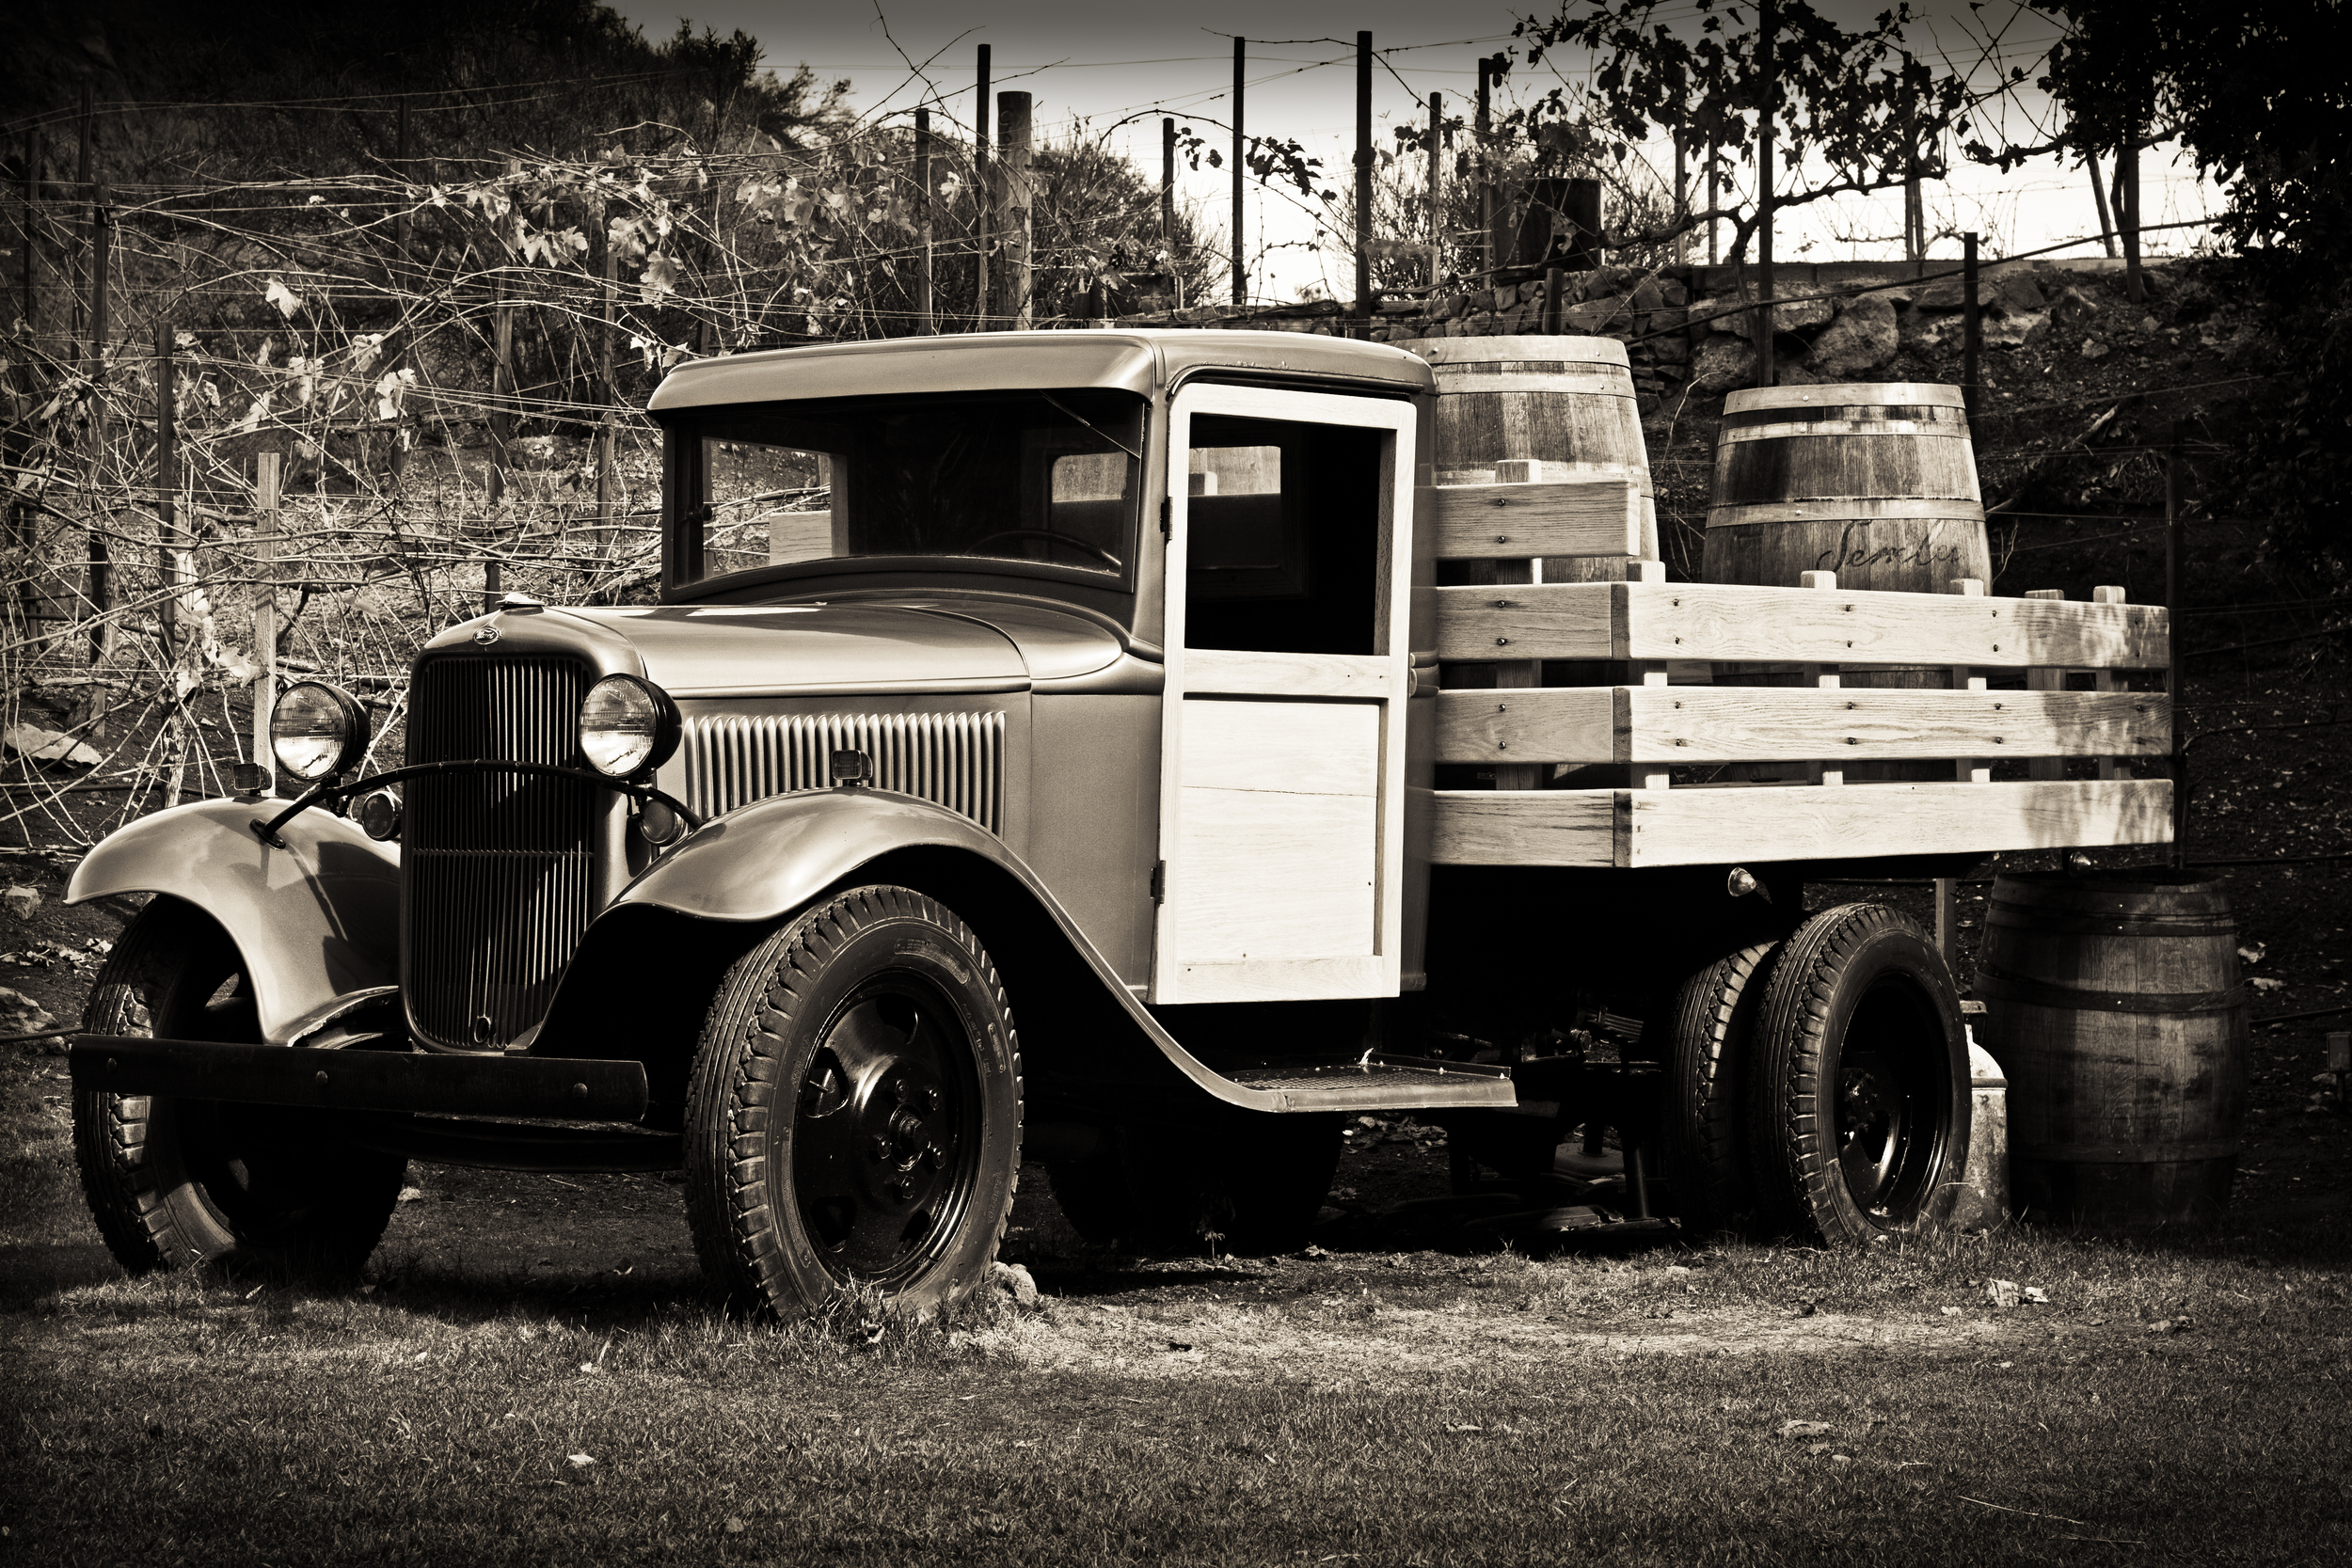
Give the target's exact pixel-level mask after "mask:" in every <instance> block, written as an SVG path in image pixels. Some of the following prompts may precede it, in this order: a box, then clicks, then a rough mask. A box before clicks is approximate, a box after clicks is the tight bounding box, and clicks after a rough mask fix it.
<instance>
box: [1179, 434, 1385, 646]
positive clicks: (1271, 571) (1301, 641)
mask: <svg viewBox="0 0 2352 1568" xmlns="http://www.w3.org/2000/svg"><path fill="white" fill-rule="evenodd" d="M1388 439H1389V436H1387V434H1386V433H1385V432H1382V431H1376V430H1357V429H1349V428H1347V427H1344V426H1339V425H1322V424H1309V423H1303V422H1301V423H1292V422H1289V421H1286V420H1244V419H1235V418H1232V417H1228V416H1224V415H1206V414H1204V415H1199V416H1196V417H1195V418H1194V420H1193V421H1192V439H1191V450H1190V451H1188V452H1187V453H1186V454H1185V463H1184V467H1185V487H1186V489H1187V491H1188V492H1189V494H1188V499H1186V501H1185V517H1186V519H1187V522H1186V529H1187V542H1186V549H1185V560H1186V570H1185V579H1184V596H1185V602H1186V608H1185V611H1184V645H1185V646H1187V647H1192V648H1230V649H1248V650H1256V651H1259V652H1264V653H1320V654H1368V653H1370V652H1372V650H1373V645H1374V637H1375V626H1376V624H1377V621H1378V615H1379V607H1378V606H1377V605H1376V604H1375V603H1374V595H1375V583H1376V581H1377V578H1378V573H1379V551H1380V504H1381V497H1380V474H1381V470H1382V464H1381V461H1380V458H1381V452H1382V450H1383V443H1384V442H1385V441H1387V440H1388Z"/></svg>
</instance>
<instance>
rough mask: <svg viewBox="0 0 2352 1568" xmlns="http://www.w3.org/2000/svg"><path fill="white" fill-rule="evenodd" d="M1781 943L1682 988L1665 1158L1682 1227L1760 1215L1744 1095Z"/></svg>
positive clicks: (1753, 950)
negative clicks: (1769, 977) (1758, 1016)
mask: <svg viewBox="0 0 2352 1568" xmlns="http://www.w3.org/2000/svg"><path fill="white" fill-rule="evenodd" d="M1779 946H1780V944H1779V943H1778V942H1758V943H1756V944H1755V945H1753V946H1749V947H1742V948H1740V949H1739V950H1737V951H1736V952H1732V953H1728V954H1725V955H1724V957H1723V958H1718V959H1716V960H1715V961H1714V962H1713V963H1711V964H1708V966H1707V967H1706V968H1705V969H1702V970H1700V971H1699V972H1698V973H1697V974H1692V975H1691V976H1690V977H1689V978H1688V979H1686V980H1684V981H1683V983H1682V985H1681V986H1680V987H1679V988H1678V989H1677V990H1676V992H1675V998H1674V1004H1673V1006H1672V1008H1671V1009H1670V1011H1669V1014H1668V1022H1669V1024H1670V1026H1671V1027H1672V1029H1673V1034H1672V1036H1671V1037H1669V1040H1668V1042H1667V1053H1668V1059H1667V1064H1666V1069H1667V1084H1668V1092H1669V1093H1670V1094H1671V1095H1672V1097H1673V1099H1672V1101H1671V1103H1670V1104H1669V1106H1668V1108H1667V1109H1668V1115H1667V1123H1666V1153H1667V1161H1668V1167H1667V1168H1668V1171H1669V1173H1670V1174H1671V1176H1672V1177H1673V1180H1674V1194H1675V1203H1676V1207H1677V1210H1678V1212H1680V1214H1681V1217H1682V1224H1683V1227H1684V1228H1685V1229H1686V1230H1691V1231H1694V1232H1700V1233H1705V1232H1710V1231H1716V1230H1724V1229H1730V1228H1733V1227H1736V1226H1737V1225H1738V1224H1739V1222H1740V1218H1741V1217H1742V1216H1744V1215H1748V1214H1751V1213H1753V1212H1755V1210H1756V1190H1755V1173H1754V1170H1753V1165H1752V1162H1751V1161H1750V1159H1749V1157H1748V1129H1747V1105H1746V1098H1745V1091H1746V1086H1747V1077H1748V1058H1749V1055H1750V1053H1752V1051H1753V1049H1754V1036H1755V1030H1756V1014H1757V1012H1758V1011H1759V1010H1760V1009H1761V1007H1762V1006H1763V1001H1764V979H1765V974H1766V972H1767V970H1768V969H1769V968H1770V966H1771V963H1772V955H1773V953H1774V952H1775V951H1777V950H1778V948H1779Z"/></svg>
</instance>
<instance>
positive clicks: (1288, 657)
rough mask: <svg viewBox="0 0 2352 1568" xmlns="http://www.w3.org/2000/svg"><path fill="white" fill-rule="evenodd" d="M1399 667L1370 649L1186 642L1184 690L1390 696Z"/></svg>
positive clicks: (1398, 681)
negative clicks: (1249, 648)
mask: <svg viewBox="0 0 2352 1568" xmlns="http://www.w3.org/2000/svg"><path fill="white" fill-rule="evenodd" d="M1381 629H1382V630H1383V631H1386V630H1387V629H1388V628H1386V627H1383V628H1381ZM1405 668H1406V667H1405V665H1404V663H1403V662H1402V661H1401V660H1399V659H1397V658H1394V657H1388V656H1385V655H1376V654H1265V653H1246V652H1237V651H1228V650H1226V649H1222V648H1216V649H1212V648H1187V649H1185V650H1184V695H1185V696H1187V697H1195V696H1202V695H1207V694H1216V695H1219V696H1232V697H1248V696H1267V697H1357V698H1365V699H1370V698H1375V697H1392V696H1395V695H1396V694H1397V692H1398V691H1399V690H1400V689H1402V687H1403V684H1404V672H1405Z"/></svg>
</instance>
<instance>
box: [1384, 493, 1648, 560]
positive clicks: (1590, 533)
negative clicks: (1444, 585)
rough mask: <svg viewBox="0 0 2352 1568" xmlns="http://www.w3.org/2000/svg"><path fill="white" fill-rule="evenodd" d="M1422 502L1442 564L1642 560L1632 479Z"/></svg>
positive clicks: (1441, 496)
mask: <svg viewBox="0 0 2352 1568" xmlns="http://www.w3.org/2000/svg"><path fill="white" fill-rule="evenodd" d="M1420 499H1421V503H1422V507H1423V508H1425V509H1424V510H1421V511H1418V512H1417V514H1416V515H1419V516H1423V517H1428V518H1431V519H1433V520H1434V526H1435V528H1436V531H1437V551H1438V559H1440V560H1450V561H1509V560H1518V559H1524V558H1526V557H1530V556H1538V557H1549V556H1572V555H1606V556H1638V555H1640V554H1641V553H1642V489H1641V485H1640V483H1638V482H1636V481H1634V480H1630V479H1587V480H1571V481H1567V482H1565V483H1560V482H1555V483H1542V484H1441V485H1437V486H1434V487H1430V488H1428V489H1427V490H1425V491H1424V493H1423V495H1422V498H1420Z"/></svg>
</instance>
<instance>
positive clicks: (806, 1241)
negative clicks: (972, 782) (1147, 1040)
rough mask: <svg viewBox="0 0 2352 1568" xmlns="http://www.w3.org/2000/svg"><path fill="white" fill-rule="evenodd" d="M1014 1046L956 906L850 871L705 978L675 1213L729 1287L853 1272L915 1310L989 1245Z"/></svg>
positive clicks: (743, 1289)
mask: <svg viewBox="0 0 2352 1568" xmlns="http://www.w3.org/2000/svg"><path fill="white" fill-rule="evenodd" d="M1021 1112H1022V1082H1021V1049H1020V1045H1019V1042H1018V1040H1017V1039H1016V1037H1015V1036H1014V1034H1013V1027H1012V1018H1011V1014H1010V1012H1009V1009H1008V1007H1007V1006H1006V1001H1005V993H1004V987H1003V984H1002V983H1001V982H1000V981H999V980H998V979H997V976H996V970H995V967H994V965H993V964H992V963H991V962H990V960H989V957H988V954H987V952H986V951H985V950H984V949H983V948H982V947H981V946H980V943H979V940H978V938H977V937H976V936H974V935H973V933H972V930H971V928H970V927H967V926H965V925H964V924H963V922H962V921H961V920H960V919H958V918H957V917H956V916H955V914H954V913H953V912H952V911H948V910H947V909H946V908H944V907H943V906H941V905H939V904H937V903H935V902H933V901H932V900H930V899H929V898H927V897H925V896H923V895H921V894H919V893H915V892H913V891H912V890H910V889H907V888H902V887H863V888H855V889H852V890H850V892H847V893H844V894H841V895H838V896H836V897H834V898H831V899H828V900H826V901H825V902H823V903H821V904H819V905H818V906H817V907H816V908H814V909H812V910H810V911H807V912H805V913H803V914H801V915H799V916H797V917H796V918H794V919H792V920H790V921H788V922H787V923H786V924H785V926H784V927H782V928H781V929H779V930H778V931H777V932H776V933H775V934H774V935H773V936H771V937H770V938H769V939H768V940H767V941H766V942H762V943H760V944H759V945H758V946H757V947H755V948H754V949H753V950H752V951H751V952H750V953H749V954H747V955H746V956H745V957H744V958H742V959H741V960H740V961H739V962H738V963H737V964H736V965H735V967H734V968H733V969H731V970H729V971H728V973H727V976H726V978H725V979H724V981H723V982H722V983H721V985H720V988H719V994H718V996H717V998H716V999H715V1000H714V1001H713V1003H712V1004H711V1008H710V1014H709V1018H708V1020H707V1022H706V1023H705V1026H704V1030H703V1038H702V1044H701V1047H700V1049H699V1051H698V1052H697V1053H696V1056H695V1061H694V1074H693V1085H692V1089H691V1096H690V1099H689V1102H688V1111H687V1118H688V1119H687V1186H686V1195H687V1214H688V1218H689V1220H690V1221H691V1225H692V1227H693V1233H694V1245H695V1250H696V1251H697V1252H698V1253H699V1254H700V1256H701V1258H702V1262H703V1268H704V1270H705V1272H706V1273H707V1274H708V1275H709V1276H710V1278H711V1280H712V1282H713V1283H714V1284H715V1285H717V1286H718V1287H719V1288H720V1289H721V1290H723V1291H725V1292H726V1293H727V1295H728V1296H729V1298H730V1299H732V1300H734V1301H736V1302H738V1303H739V1304H742V1305H745V1306H748V1307H753V1308H755V1309H758V1310H764V1311H773V1312H787V1313H788V1312H799V1311H807V1310H810V1309H812V1308H815V1307H821V1306H823V1305H825V1304H826V1303H827V1302H829V1301H832V1300H834V1299H835V1298H836V1297H838V1296H839V1295H841V1294H842V1293H843V1292H845V1291H850V1290H851V1289H854V1288H860V1287H866V1288H871V1289H875V1290H879V1291H882V1292H883V1293H884V1294H886V1295H888V1296H890V1297H892V1298H893V1299H894V1300H896V1301H897V1302H898V1303H899V1304H900V1305H901V1306H903V1307H910V1308H913V1309H914V1310H918V1311H920V1310H926V1309H929V1308H930V1307H936V1306H939V1305H942V1304H944V1303H946V1302H947V1301H950V1300H953V1299H954V1298H956V1297H958V1296H960V1295H961V1294H963V1293H964V1292H965V1291H969V1290H970V1289H971V1288H972V1287H973V1286H974V1285H976V1284H977V1283H978V1282H979V1281H980V1279H981V1278H982V1277H983V1276H984V1275H985V1274H986V1273H987V1270H988V1266H989V1264H990V1263H991V1262H992V1261H993V1259H994V1258H995V1256H996V1245H997V1243H998V1241H999V1240H1000V1239H1001V1238H1002V1236H1003V1235H1004V1227H1005V1222H1006V1218H1007V1216H1008V1215H1009V1213H1010V1212H1011V1209H1012V1196H1013V1188H1014V1185H1015V1183H1016V1181H1017V1180H1018V1179H1019V1175H1020V1162H1021Z"/></svg>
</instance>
